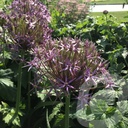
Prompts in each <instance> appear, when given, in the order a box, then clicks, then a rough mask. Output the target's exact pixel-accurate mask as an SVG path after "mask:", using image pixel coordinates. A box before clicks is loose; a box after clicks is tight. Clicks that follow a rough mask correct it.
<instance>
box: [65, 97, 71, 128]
mask: <svg viewBox="0 0 128 128" xmlns="http://www.w3.org/2000/svg"><path fill="white" fill-rule="evenodd" d="M69 106H70V95H68V96H65V128H69V112H70V108H69Z"/></svg>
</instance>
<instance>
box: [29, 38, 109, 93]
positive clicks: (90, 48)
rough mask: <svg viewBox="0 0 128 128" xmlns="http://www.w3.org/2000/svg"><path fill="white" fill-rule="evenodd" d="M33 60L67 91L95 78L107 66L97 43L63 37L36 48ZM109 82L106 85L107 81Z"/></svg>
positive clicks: (41, 72)
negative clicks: (97, 47) (98, 50)
mask: <svg viewBox="0 0 128 128" xmlns="http://www.w3.org/2000/svg"><path fill="white" fill-rule="evenodd" d="M33 53H34V55H35V58H34V60H33V61H31V62H30V65H31V66H35V67H36V68H37V70H38V72H39V73H40V74H43V75H46V76H47V78H48V79H49V80H50V81H51V83H52V84H53V85H54V87H55V88H57V89H61V90H62V91H63V92H64V93H66V94H68V93H69V92H72V91H74V90H77V89H79V87H80V86H81V85H82V84H83V83H84V82H88V81H89V80H90V79H91V80H93V81H94V82H95V79H96V78H97V77H98V76H99V75H101V74H102V71H103V69H104V70H105V68H106V61H104V60H103V59H102V58H101V57H100V55H99V53H98V52H97V49H96V46H95V45H94V44H93V43H92V42H90V41H88V40H86V41H85V42H82V41H81V40H80V39H72V38H63V39H59V40H53V41H49V42H48V43H47V44H46V46H45V47H44V46H43V47H39V49H38V48H36V49H34V51H33ZM106 86H107V85H106Z"/></svg>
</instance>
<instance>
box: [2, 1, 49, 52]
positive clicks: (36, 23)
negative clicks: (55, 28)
mask: <svg viewBox="0 0 128 128" xmlns="http://www.w3.org/2000/svg"><path fill="white" fill-rule="evenodd" d="M8 11H9V13H5V16H4V17H5V21H6V22H5V28H6V29H7V31H8V34H9V35H10V36H11V37H12V38H13V40H14V45H13V46H15V49H16V48H17V49H18V48H20V49H25V50H27V49H30V48H32V47H35V45H37V44H41V43H45V42H46V40H48V39H49V38H50V37H51V30H50V28H49V27H48V23H49V22H50V18H51V17H50V14H49V12H48V10H47V8H46V6H45V5H43V4H42V3H41V2H40V1H38V0H14V1H13V2H12V4H11V5H10V6H9V8H8Z"/></svg>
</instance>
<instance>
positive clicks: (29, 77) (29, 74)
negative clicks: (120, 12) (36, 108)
mask: <svg viewBox="0 0 128 128" xmlns="http://www.w3.org/2000/svg"><path fill="white" fill-rule="evenodd" d="M30 81H31V71H30V72H29V73H28V98H27V99H28V113H29V112H30V108H31V97H30ZM29 126H30V118H29V119H28V127H29Z"/></svg>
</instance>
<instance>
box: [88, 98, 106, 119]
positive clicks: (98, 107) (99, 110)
mask: <svg viewBox="0 0 128 128" xmlns="http://www.w3.org/2000/svg"><path fill="white" fill-rule="evenodd" d="M90 108H91V111H92V113H93V114H95V115H97V116H98V115H99V117H101V116H102V114H103V113H105V112H106V110H107V108H108V105H107V103H106V102H105V101H104V100H101V99H98V100H96V99H95V98H93V99H92V100H91V101H90Z"/></svg>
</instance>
